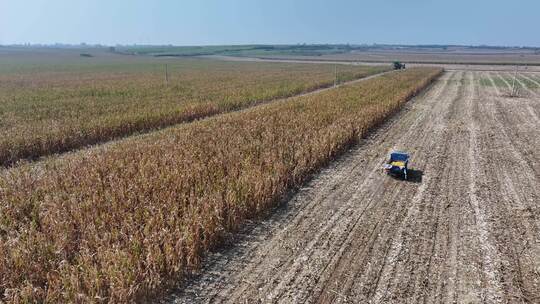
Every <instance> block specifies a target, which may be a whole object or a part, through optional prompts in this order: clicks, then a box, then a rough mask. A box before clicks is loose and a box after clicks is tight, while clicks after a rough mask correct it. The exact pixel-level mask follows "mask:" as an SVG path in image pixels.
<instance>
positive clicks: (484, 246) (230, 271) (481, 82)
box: [163, 71, 540, 303]
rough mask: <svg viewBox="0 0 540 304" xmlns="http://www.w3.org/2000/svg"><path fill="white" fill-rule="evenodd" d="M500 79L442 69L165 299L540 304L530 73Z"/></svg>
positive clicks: (538, 107)
mask: <svg viewBox="0 0 540 304" xmlns="http://www.w3.org/2000/svg"><path fill="white" fill-rule="evenodd" d="M508 77H511V74H506V73H504V72H472V71H452V72H446V73H445V74H444V75H443V77H441V78H440V80H439V81H437V82H436V83H435V84H434V85H433V86H432V88H431V89H430V90H429V91H427V92H426V93H425V94H423V95H422V96H419V97H417V98H415V99H414V100H413V101H411V102H409V103H408V104H407V106H406V108H405V110H404V111H402V112H401V113H400V114H399V115H398V116H397V117H396V118H395V119H392V120H391V121H389V122H387V123H386V124H385V125H384V126H383V127H382V128H380V129H379V130H377V131H376V132H374V133H372V134H371V135H370V136H369V138H367V139H366V140H365V141H363V142H362V143H361V144H359V145H357V146H355V147H354V148H352V149H351V150H350V151H349V152H348V153H347V154H346V155H344V156H343V157H341V158H340V159H339V160H338V161H336V162H334V163H333V164H332V165H330V166H329V167H328V168H326V169H324V170H323V171H322V172H320V173H319V174H318V175H317V176H316V177H315V178H313V179H312V180H311V181H310V182H309V183H308V184H307V185H305V187H304V188H302V189H301V190H300V191H299V192H298V193H297V194H295V195H294V196H293V197H292V198H291V199H290V200H288V202H287V204H286V205H285V206H283V207H282V208H280V209H278V210H277V211H276V213H275V214H274V215H272V216H271V217H269V218H268V219H266V220H263V221H261V222H257V223H253V224H252V225H251V227H250V229H245V230H244V231H243V233H242V234H239V235H238V237H237V238H236V239H235V240H234V242H233V245H231V247H230V248H228V249H226V250H221V251H218V252H216V253H214V254H213V255H212V256H211V257H209V258H208V259H207V260H206V262H205V265H204V267H203V270H202V271H201V272H200V274H199V275H198V276H195V277H194V278H193V279H192V280H191V281H190V282H189V284H188V285H187V286H185V285H184V287H183V288H182V289H180V290H179V291H178V292H177V293H176V294H174V295H171V296H170V297H168V298H167V299H166V300H164V301H163V302H165V303H540V220H539V218H540V208H539V202H540V189H539V185H540V152H539V151H540V138H539V136H538V135H539V133H538V130H540V121H539V116H540V90H539V89H538V88H537V87H535V85H534V84H535V82H537V79H538V74H520V75H519V79H520V81H519V82H518V84H517V85H518V86H519V87H520V94H521V97H519V98H507V97H505V95H506V93H507V92H508V91H509V90H510V83H507V82H508V81H505V80H507V79H508ZM525 79H528V81H525ZM393 149H400V150H405V151H408V152H410V153H411V155H412V160H411V162H412V164H411V165H412V168H413V169H414V170H415V171H414V174H413V178H412V180H411V181H409V182H404V181H401V180H397V179H394V178H391V177H389V176H386V175H385V174H383V173H382V172H381V165H382V164H383V163H384V162H385V160H386V157H387V155H388V152H390V151H391V150H393Z"/></svg>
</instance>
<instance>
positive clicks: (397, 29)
mask: <svg viewBox="0 0 540 304" xmlns="http://www.w3.org/2000/svg"><path fill="white" fill-rule="evenodd" d="M538 11H540V3H538V2H535V1H532V0H524V1H520V5H515V4H512V3H510V2H507V1H500V0H496V1H485V0H481V1H475V2H471V1H464V0H456V1H453V2H451V3H446V2H445V3H437V4H435V3H430V2H429V1H427V0H415V1H410V2H407V3H402V1H398V0H387V1H385V2H384V3H368V2H366V1H352V0H344V1H339V3H337V4H335V3H332V4H330V3H327V2H325V1H321V0H316V1H305V0H299V1H285V0H278V1H271V2H269V1H265V2H261V1H248V0H236V1H229V2H222V1H219V0H203V1H182V2H176V1H172V0H162V1H155V2H150V3H148V2H147V1H142V0H136V1H128V0H119V1H115V2H114V3H108V2H107V1H105V0H96V1H92V2H90V3H87V2H83V1H68V0H56V1H52V2H47V1H45V0H30V1H25V3H21V2H18V1H14V0H6V1H2V3H1V4H0V45H9V44H26V43H31V44H48V45H52V44H55V43H61V44H72V45H77V44H80V43H82V42H84V43H87V44H89V45H94V44H102V45H117V44H121V45H134V44H137V45H169V44H170V45H176V46H196V45H246V44H301V43H307V44H346V43H350V44H374V43H376V44H393V45H475V46H479V45H489V46H510V47H512V46H518V47H520V46H529V47H538V46H540V36H539V35H537V33H536V29H537V22H536V18H537V16H536V14H537V12H538Z"/></svg>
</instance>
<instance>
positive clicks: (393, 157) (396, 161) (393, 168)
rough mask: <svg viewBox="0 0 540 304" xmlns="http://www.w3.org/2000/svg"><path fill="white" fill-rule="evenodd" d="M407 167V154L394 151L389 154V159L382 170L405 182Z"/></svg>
mask: <svg viewBox="0 0 540 304" xmlns="http://www.w3.org/2000/svg"><path fill="white" fill-rule="evenodd" d="M408 165H409V154H407V153H405V152H401V151H394V152H392V153H390V159H389V160H388V162H387V163H386V164H384V165H383V169H384V170H385V171H386V173H388V174H391V175H394V176H401V177H403V179H405V180H407V167H408Z"/></svg>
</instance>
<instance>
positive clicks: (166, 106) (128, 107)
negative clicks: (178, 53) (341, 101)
mask: <svg viewBox="0 0 540 304" xmlns="http://www.w3.org/2000/svg"><path fill="white" fill-rule="evenodd" d="M0 55H1V56H0V127H1V129H0V166H2V165H3V166H6V165H10V164H13V163H15V162H17V161H18V160H20V159H32V158H38V157H40V156H44V155H49V154H53V153H60V152H65V151H69V150H72V149H77V148H81V147H84V146H87V145H92V144H96V143H100V142H104V141H108V140H111V139H115V138H119V137H123V136H127V135H130V134H133V133H140V132H147V131H151V130H155V129H158V128H163V127H166V126H170V125H173V124H177V123H182V122H186V121H191V120H194V119H199V118H202V117H207V116H211V115H215V114H219V113H224V112H229V111H233V110H238V109H241V108H246V107H249V106H253V105H256V104H259V103H261V102H265V101H269V100H273V99H277V98H283V97H288V96H293V95H297V94H301V93H304V92H308V91H313V90H316V89H318V88H322V87H329V86H331V85H333V83H334V78H335V77H334V76H335V75H334V67H333V66H330V65H325V64H319V65H309V64H294V63H292V64H291V63H289V64H287V63H278V64H275V63H272V64H269V63H248V62H243V63H239V62H236V63H233V62H222V61H213V60H196V59H183V60H179V59H153V58H144V57H142V58H140V57H130V56H121V55H114V54H109V53H105V52H101V53H96V54H95V56H96V57H93V58H81V57H80V56H79V54H76V56H75V54H73V53H72V52H71V53H70V52H68V51H63V52H62V51H58V52H50V53H44V54H42V53H29V54H26V53H24V52H15V53H14V54H11V53H8V54H1V53H0ZM165 65H167V74H165ZM386 70H389V67H354V66H340V68H339V71H338V72H339V73H338V81H339V82H343V81H348V80H352V79H357V78H362V77H365V76H368V75H371V74H375V73H379V72H383V71H386Z"/></svg>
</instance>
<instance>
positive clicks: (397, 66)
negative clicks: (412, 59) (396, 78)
mask: <svg viewBox="0 0 540 304" xmlns="http://www.w3.org/2000/svg"><path fill="white" fill-rule="evenodd" d="M393 65H394V70H403V69H405V63H401V62H399V61H394V63H393Z"/></svg>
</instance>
